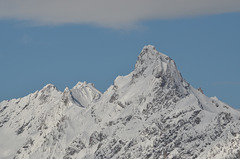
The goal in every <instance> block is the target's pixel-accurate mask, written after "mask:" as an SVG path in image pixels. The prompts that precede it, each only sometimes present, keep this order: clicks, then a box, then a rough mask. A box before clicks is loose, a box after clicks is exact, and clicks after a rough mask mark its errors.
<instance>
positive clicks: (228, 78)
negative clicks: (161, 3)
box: [0, 0, 240, 108]
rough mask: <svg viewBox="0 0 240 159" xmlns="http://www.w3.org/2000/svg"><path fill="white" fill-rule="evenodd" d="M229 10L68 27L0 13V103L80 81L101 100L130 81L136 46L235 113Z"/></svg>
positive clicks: (237, 24)
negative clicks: (164, 58) (120, 81)
mask: <svg viewBox="0 0 240 159" xmlns="http://www.w3.org/2000/svg"><path fill="white" fill-rule="evenodd" d="M25 1H26V0H25ZM185 1H187V0H185ZM212 1H214V0H212ZM209 2H210V1H209ZM230 2H231V0H230V1H229V3H230ZM1 3H2V2H1ZM26 3H27V2H26ZM7 5H9V4H6V6H7ZM0 6H3V4H1V5H0ZM9 6H10V7H12V6H11V5H9ZM29 6H31V5H29ZM233 6H234V5H233ZM33 8H34V7H33ZM180 8H181V6H180ZM193 8H194V7H193ZM229 8H230V9H229ZM229 8H227V9H226V10H224V9H223V8H222V10H224V12H222V13H221V12H220V11H219V10H217V9H215V10H214V8H210V9H209V10H207V9H205V10H204V11H205V12H204V13H200V12H196V13H195V12H194V11H192V12H194V13H192V12H191V13H192V14H189V12H190V11H191V10H190V11H188V12H186V13H185V12H183V11H182V12H181V11H179V12H176V13H175V12H174V13H171V14H170V13H168V12H167V11H166V12H161V13H155V12H154V15H152V14H153V13H150V12H147V13H144V14H143V15H141V16H140V18H139V17H138V16H136V17H130V18H129V19H124V16H125V15H124V14H123V15H121V16H122V17H123V18H121V16H119V17H116V18H115V17H114V16H113V19H114V20H113V19H111V18H112V17H109V18H108V19H107V20H106V19H104V18H102V17H105V16H106V15H105V13H104V14H103V15H102V17H95V15H92V16H91V15H89V19H90V20H89V21H86V20H85V19H88V15H85V16H84V18H83V19H81V18H80V19H77V20H75V19H76V18H75V19H74V18H73V21H70V22H68V21H66V19H69V17H71V16H72V17H74V16H73V15H72V14H70V15H68V17H63V18H62V19H61V16H60V18H59V17H58V16H57V18H56V16H55V15H54V16H53V19H61V20H59V21H54V20H52V19H51V14H50V13H51V12H50V13H49V17H50V19H47V20H46V19H44V18H45V17H44V16H47V15H48V14H47V15H42V14H41V16H42V17H41V18H39V17H40V16H39V14H40V13H36V16H32V17H30V18H29V16H26V15H28V14H30V13H31V14H33V13H32V10H31V12H30V11H29V13H28V12H27V13H26V15H25V14H23V15H22V12H21V9H19V10H20V11H19V12H16V14H13V13H11V14H10V13H8V12H7V11H6V12H4V13H2V12H0V35H1V36H0V72H1V76H0V88H1V89H0V101H2V100H6V99H12V98H19V97H23V96H25V95H27V94H29V93H32V92H35V91H36V90H40V89H41V88H42V87H43V86H45V85H46V84H48V83H52V84H54V85H56V86H57V87H58V89H60V90H64V88H65V87H69V88H72V87H73V86H74V85H75V84H76V83H77V82H78V81H87V82H91V83H94V84H95V87H96V88H97V89H99V90H100V91H101V92H104V91H105V90H106V89H107V88H108V87H109V86H110V85H111V84H112V83H113V81H114V79H115V78H116V77H117V76H118V75H126V74H128V73H130V72H131V71H132V70H133V68H134V64H135V62H136V60H137V56H138V55H139V53H140V51H141V49H142V48H143V46H144V45H148V44H152V45H155V47H156V48H157V50H158V51H160V52H162V53H164V54H166V55H168V56H170V57H171V58H172V59H174V60H175V62H176V63H177V66H178V69H179V70H180V72H181V73H182V75H183V77H184V78H185V79H186V80H187V81H188V82H189V83H190V84H191V85H193V86H194V87H196V88H198V87H201V88H202V89H203V91H204V93H205V94H206V95H207V96H217V97H218V98H219V99H220V100H222V101H223V102H226V103H228V104H230V105H232V106H233V107H235V108H240V101H239V100H238V99H239V90H240V71H239V68H240V63H239V59H240V29H239V28H240V20H239V19H240V12H239V11H240V10H237V9H236V8H234V7H232V6H230V5H229ZM232 8H233V9H232ZM0 9H1V8H0ZM200 9H202V8H200ZM231 9H232V10H231ZM238 9H239V7H238ZM15 10H17V9H15ZM176 10H177V9H176ZM183 10H185V8H184V7H183ZM60 12H61V10H60V9H59V12H58V14H57V15H59V13H60ZM126 12H127V11H126ZM131 12H133V13H135V11H131V10H130V11H129V13H128V12H127V13H128V14H130V13H131ZM86 13H87V11H86ZM8 14H9V15H8ZM34 14H35V13H34ZM34 14H33V15H34ZM139 14H140V13H138V12H137V11H136V15H139ZM188 14H189V15H188ZM18 15H19V17H18ZM162 15H166V16H162ZM178 15H181V16H178ZM64 18H65V19H64ZM134 18H135V19H134ZM99 19H101V21H99ZM74 20H75V21H74Z"/></svg>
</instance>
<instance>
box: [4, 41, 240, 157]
mask: <svg viewBox="0 0 240 159" xmlns="http://www.w3.org/2000/svg"><path fill="white" fill-rule="evenodd" d="M0 142H1V145H0V158H1V159H148V158H149V159H239V158H240V148H239V145H240V112H239V111H237V110H235V109H233V108H232V107H231V106H229V105H227V104H225V103H223V102H221V101H220V100H218V99H217V98H216V97H211V98H209V97H207V96H205V95H204V94H203V92H202V91H201V90H198V89H195V88H193V87H192V86H191V85H190V84H189V83H188V82H186V81H185V80H184V79H183V77H182V76H181V74H180V72H179V71H178V69H177V67H176V64H175V62H174V61H173V60H172V59H171V58H170V57H168V56H166V55H164V54H162V53H160V52H158V51H157V50H156V49H155V47H154V46H152V45H148V46H145V47H144V48H143V50H142V51H141V53H140V55H139V57H138V59H137V62H136V64H135V69H134V70H133V71H132V72H131V73H130V74H128V75H126V76H118V77H117V78H116V79H115V81H114V84H113V85H111V86H110V87H109V88H108V89H107V90H106V91H105V92H104V93H103V94H102V93H101V92H100V91H98V90H97V89H96V88H95V87H94V85H93V84H91V83H86V82H83V83H82V82H79V83H77V85H76V86H74V87H73V88H72V89H69V88H66V89H65V90H64V91H63V92H61V91H59V90H58V89H57V88H56V87H55V86H54V85H52V84H48V85H46V86H45V87H44V88H42V89H41V90H39V91H36V92H34V93H31V94H29V95H27V96H25V97H23V98H19V99H12V100H8V101H2V102H1V103H0Z"/></svg>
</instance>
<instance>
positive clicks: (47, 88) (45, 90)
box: [40, 84, 58, 93]
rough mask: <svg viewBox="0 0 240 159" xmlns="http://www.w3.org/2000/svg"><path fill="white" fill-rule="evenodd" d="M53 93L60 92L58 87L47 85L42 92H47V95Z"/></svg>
mask: <svg viewBox="0 0 240 159" xmlns="http://www.w3.org/2000/svg"><path fill="white" fill-rule="evenodd" d="M52 91H58V89H57V87H56V86H55V85H53V84H47V85H46V86H44V87H43V88H42V89H41V90H40V92H45V93H50V92H52Z"/></svg>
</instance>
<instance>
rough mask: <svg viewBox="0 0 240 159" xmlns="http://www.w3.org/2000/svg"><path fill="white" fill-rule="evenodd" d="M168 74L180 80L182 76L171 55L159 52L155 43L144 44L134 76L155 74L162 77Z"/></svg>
mask: <svg viewBox="0 0 240 159" xmlns="http://www.w3.org/2000/svg"><path fill="white" fill-rule="evenodd" d="M166 74H169V75H170V76H175V77H174V78H179V79H180V80H181V78H182V77H181V75H180V73H179V71H178V69H177V67H176V64H175V62H174V61H173V60H172V59H171V58H170V57H169V56H167V55H165V54H163V53H160V52H158V51H157V50H156V48H155V46H153V45H147V46H144V48H143V49H142V51H141V53H140V55H139V56H138V60H137V62H136V64H135V70H134V76H135V77H139V76H141V75H144V76H151V75H153V76H154V77H155V78H160V77H163V76H164V75H166Z"/></svg>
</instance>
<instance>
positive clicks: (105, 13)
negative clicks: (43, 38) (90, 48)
mask: <svg viewBox="0 0 240 159" xmlns="http://www.w3.org/2000/svg"><path fill="white" fill-rule="evenodd" d="M239 11H240V0H0V18H1V19H9V18H11V19H18V20H27V21H31V22H34V24H38V25H59V24H66V23H73V24H75V23H76V24H96V25H101V26H104V27H113V28H122V27H131V26H134V25H136V23H137V22H140V21H142V20H149V19H169V18H181V17H191V16H199V15H210V14H221V13H227V12H239Z"/></svg>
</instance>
